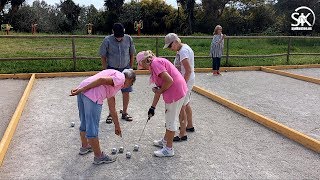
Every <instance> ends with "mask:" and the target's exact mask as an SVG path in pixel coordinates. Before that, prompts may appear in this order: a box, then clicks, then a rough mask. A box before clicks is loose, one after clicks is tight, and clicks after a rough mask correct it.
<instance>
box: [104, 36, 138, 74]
mask: <svg viewBox="0 0 320 180" xmlns="http://www.w3.org/2000/svg"><path fill="white" fill-rule="evenodd" d="M135 53H136V49H135V47H134V44H133V40H132V38H131V36H129V35H127V34H125V35H124V36H123V39H122V40H121V41H120V42H119V41H117V39H116V38H115V36H114V35H113V34H112V35H109V36H106V37H105V38H104V40H103V41H102V43H101V46H100V56H103V57H106V58H107V62H108V66H111V67H113V68H125V67H127V66H129V64H130V55H133V54H135ZM131 68H132V67H131Z"/></svg>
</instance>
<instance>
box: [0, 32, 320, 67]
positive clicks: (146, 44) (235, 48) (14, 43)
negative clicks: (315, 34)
mask: <svg viewBox="0 0 320 180" xmlns="http://www.w3.org/2000/svg"><path fill="white" fill-rule="evenodd" d="M102 40H103V38H90V39H84V38H78V39H76V40H75V44H76V55H77V56H87V57H99V54H98V51H99V46H100V44H101V42H102ZM182 41H183V42H184V43H187V44H189V45H190V47H191V48H192V49H193V50H194V52H195V55H196V56H208V55H209V50H210V43H211V39H187V38H183V39H182ZM134 43H135V46H136V50H137V52H139V51H141V50H147V49H149V50H152V51H153V52H156V40H155V38H134ZM163 43H164V40H163V39H162V38H161V39H159V41H158V52H159V56H174V55H175V53H174V52H172V51H169V50H167V49H163V48H162V47H163ZM229 48H230V49H229V54H230V55H268V54H282V53H286V52H287V48H288V42H287V40H286V39H276V38H275V39H230V44H229ZM0 49H1V51H0V58H10V57H71V56H72V43H71V39H68V38H58V39H26V38H13V39H9V38H0ZM290 50H291V52H292V53H319V52H320V39H294V40H292V46H291V49H290ZM225 54H226V45H225ZM170 60H173V59H172V58H171V59H170ZM225 60H226V59H225V58H223V60H222V66H263V65H281V64H287V62H286V56H283V57H272V58H230V59H229V62H228V64H227V63H226V61H225ZM319 63H320V57H319V56H298V55H294V56H290V61H289V64H319ZM211 64H212V62H211V59H210V58H197V59H196V60H195V66H196V67H211ZM95 70H101V63H100V60H97V59H96V60H93V59H86V60H78V61H77V65H76V69H75V71H95ZM60 71H74V69H73V62H72V60H32V61H2V62H1V61H0V73H30V72H60Z"/></svg>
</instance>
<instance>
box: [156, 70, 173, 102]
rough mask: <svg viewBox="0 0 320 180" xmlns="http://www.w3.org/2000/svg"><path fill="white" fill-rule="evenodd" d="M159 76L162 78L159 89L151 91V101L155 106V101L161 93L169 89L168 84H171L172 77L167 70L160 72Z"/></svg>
mask: <svg viewBox="0 0 320 180" xmlns="http://www.w3.org/2000/svg"><path fill="white" fill-rule="evenodd" d="M159 76H160V78H161V79H162V80H163V85H162V87H161V88H160V89H154V90H153V92H154V93H155V95H154V97H153V101H152V106H153V107H156V106H157V103H158V101H159V99H160V96H161V94H162V93H163V92H165V91H166V90H167V89H169V88H170V86H171V85H172V84H173V79H172V77H171V76H170V75H169V74H168V73H167V72H162V73H161V74H159Z"/></svg>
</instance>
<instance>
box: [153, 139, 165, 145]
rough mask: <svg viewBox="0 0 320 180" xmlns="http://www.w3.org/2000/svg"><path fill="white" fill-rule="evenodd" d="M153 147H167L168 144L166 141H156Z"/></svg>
mask: <svg viewBox="0 0 320 180" xmlns="http://www.w3.org/2000/svg"><path fill="white" fill-rule="evenodd" d="M153 145H155V146H157V147H165V146H166V145H167V142H166V141H164V139H160V140H154V141H153Z"/></svg>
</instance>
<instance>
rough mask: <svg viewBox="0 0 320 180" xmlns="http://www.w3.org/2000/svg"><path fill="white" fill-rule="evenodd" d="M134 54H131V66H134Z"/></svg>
mask: <svg viewBox="0 0 320 180" xmlns="http://www.w3.org/2000/svg"><path fill="white" fill-rule="evenodd" d="M133 62H134V55H133V54H130V68H133Z"/></svg>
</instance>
